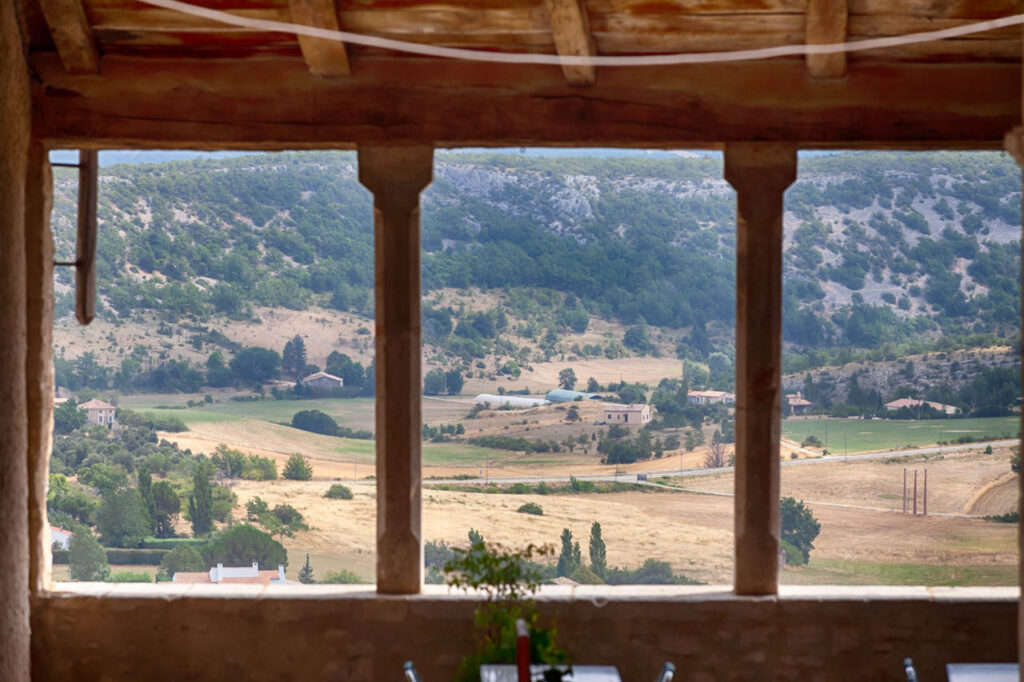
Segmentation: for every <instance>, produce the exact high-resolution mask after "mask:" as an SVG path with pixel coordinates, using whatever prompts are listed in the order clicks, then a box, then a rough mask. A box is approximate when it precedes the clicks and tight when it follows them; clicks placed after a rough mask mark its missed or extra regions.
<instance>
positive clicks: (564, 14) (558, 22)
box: [546, 0, 597, 85]
mask: <svg viewBox="0 0 1024 682" xmlns="http://www.w3.org/2000/svg"><path fill="white" fill-rule="evenodd" d="M546 4H547V8H548V15H549V19H550V22H551V35H552V37H553V38H554V41H555V50H557V51H558V54H559V55H560V56H562V57H593V56H595V55H597V48H596V46H595V44H594V37H593V36H592V35H591V34H590V19H589V17H588V16H587V7H586V5H585V4H584V0H546ZM562 73H564V74H565V79H566V80H567V81H569V84H570V85H593V84H594V80H595V79H596V77H597V75H596V74H597V71H596V69H595V68H594V67H593V66H590V65H588V64H562Z"/></svg>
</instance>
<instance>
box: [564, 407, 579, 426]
mask: <svg viewBox="0 0 1024 682" xmlns="http://www.w3.org/2000/svg"><path fill="white" fill-rule="evenodd" d="M565 420H566V421H567V422H578V421H579V420H580V408H578V407H576V406H575V405H570V406H569V411H568V412H566V413H565Z"/></svg>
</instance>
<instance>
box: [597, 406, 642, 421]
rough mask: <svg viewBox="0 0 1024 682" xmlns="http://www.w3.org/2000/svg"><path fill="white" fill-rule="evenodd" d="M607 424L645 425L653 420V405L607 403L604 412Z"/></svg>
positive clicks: (603, 416) (603, 415)
mask: <svg viewBox="0 0 1024 682" xmlns="http://www.w3.org/2000/svg"><path fill="white" fill-rule="evenodd" d="M602 419H603V421H604V423H605V424H629V425H630V426H632V425H634V424H638V425H640V426H643V425H644V424H647V423H648V422H650V421H651V406H650V405H645V404H634V405H605V406H604V411H603V413H602Z"/></svg>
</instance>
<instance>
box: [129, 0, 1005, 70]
mask: <svg viewBox="0 0 1024 682" xmlns="http://www.w3.org/2000/svg"><path fill="white" fill-rule="evenodd" d="M140 2H142V3H144V4H147V5H152V6H154V7H162V8H164V9H169V10H173V11H176V12H181V13H183V14H190V15H192V16H195V17H201V18H204V19H209V20H211V21H217V22H220V23H223V24H230V25H232V26H238V27H241V28H250V29H253V30H256V31H270V32H278V33H295V34H297V35H304V36H309V37H310V38H320V39H322V40H333V41H337V42H345V43H350V44H353V45H363V46H365V47H377V48H382V49H385V50H394V51H396V52H406V53H409V54H418V55H423V56H427V57H443V58H447V59H459V60H464V61H474V62H491V63H502V64H548V65H552V66H562V65H565V66H672V65H677V64H708V63H714V62H739V61H753V60H761V59H773V58H775V57H796V56H806V55H821V54H838V53H843V52H863V51H866V50H883V49H886V48H891V47H899V46H901V45H913V44H916V43H929V42H934V41H938V40H947V39H949V38H961V37H963V36H968V35H974V34H976V33H983V32H985V31H992V30H995V29H999V28H1006V27H1009V26H1020V25H1022V24H1024V14H1014V15H1011V16H1008V17H1001V18H999V19H990V20H986V21H979V22H975V23H971V24H964V25H962V26H954V27H952V28H944V29H940V30H937V31H925V32H922V33H909V34H905V35H899V36H887V37H884V38H869V39H866V40H856V41H851V42H845V43H832V44H828V45H780V46H778V47H764V48H757V49H751V50H729V51H725V52H691V53H676V54H662V55H632V56H617V57H611V56H600V55H598V56H570V55H566V56H562V55H555V54H524V53H511V52H486V51H483V50H467V49H464V48H457V47H443V46H439V45H425V44H423V43H412V42H408V41H405V40H393V39H391V38H379V37H376V36H368V35H362V34H360V33H350V32H348V31H335V30H331V29H326V28H318V27H316V26H306V25H303V24H293V23H289V22H284V21H273V20H269V19H252V18H248V17H240V16H236V15H234V14H230V13H228V12H222V11H220V10H215V9H208V8H206V7H197V6H195V5H190V4H189V3H187V2H180V1H179V0H140Z"/></svg>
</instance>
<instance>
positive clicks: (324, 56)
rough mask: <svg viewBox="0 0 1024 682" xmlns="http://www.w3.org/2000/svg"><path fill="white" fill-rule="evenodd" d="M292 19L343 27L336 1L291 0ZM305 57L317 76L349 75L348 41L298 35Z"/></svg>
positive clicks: (336, 27)
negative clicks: (339, 21) (346, 44)
mask: <svg viewBox="0 0 1024 682" xmlns="http://www.w3.org/2000/svg"><path fill="white" fill-rule="evenodd" d="M288 6H289V8H290V9H291V15H292V21H293V22H295V23H297V24H305V25H306V26H315V27H317V28H326V29H330V30H332V31H337V30H339V29H340V26H339V24H338V12H337V9H336V8H335V6H334V0H288ZM297 37H298V39H299V47H300V48H301V49H302V58H303V59H305V60H306V63H307V64H308V65H309V72H310V73H312V74H313V75H314V76H348V75H349V73H350V71H349V64H348V52H347V51H346V50H345V44H344V43H341V42H337V41H333V40H322V39H320V38H311V37H309V36H304V35H298V36H297Z"/></svg>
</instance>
